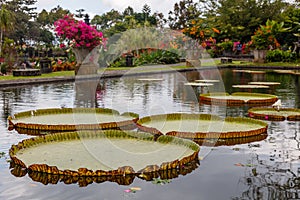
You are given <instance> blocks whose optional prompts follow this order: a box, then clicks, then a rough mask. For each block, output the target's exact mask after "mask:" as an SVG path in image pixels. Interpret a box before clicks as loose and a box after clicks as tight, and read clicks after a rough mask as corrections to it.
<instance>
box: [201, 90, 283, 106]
mask: <svg viewBox="0 0 300 200" xmlns="http://www.w3.org/2000/svg"><path fill="white" fill-rule="evenodd" d="M218 96H219V97H226V98H217V97H218ZM238 96H241V97H253V99H249V100H248V101H245V100H243V99H238V98H236V97H238ZM230 97H235V99H230ZM255 97H260V98H265V99H255ZM277 100H278V97H277V96H276V95H272V94H263V93H250V92H235V93H232V94H231V95H230V94H229V93H227V92H215V93H206V94H200V103H203V104H208V105H220V106H243V105H249V106H268V105H272V104H273V103H275V102H276V101H277Z"/></svg>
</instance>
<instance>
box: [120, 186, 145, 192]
mask: <svg viewBox="0 0 300 200" xmlns="http://www.w3.org/2000/svg"><path fill="white" fill-rule="evenodd" d="M140 190H142V189H141V188H140V187H131V188H129V189H126V190H124V192H126V193H136V191H140Z"/></svg>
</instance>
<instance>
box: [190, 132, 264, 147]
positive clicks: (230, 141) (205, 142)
mask: <svg viewBox="0 0 300 200" xmlns="http://www.w3.org/2000/svg"><path fill="white" fill-rule="evenodd" d="M267 136H268V135H267V134H259V135H254V136H249V137H239V138H227V139H221V138H218V139H216V138H211V139H195V140H194V142H196V143H197V144H199V145H200V146H213V147H216V146H234V145H238V144H250V143H252V142H259V141H262V140H264V139H266V138H267Z"/></svg>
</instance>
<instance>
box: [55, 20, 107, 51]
mask: <svg viewBox="0 0 300 200" xmlns="http://www.w3.org/2000/svg"><path fill="white" fill-rule="evenodd" d="M54 26H55V29H54V30H55V32H56V34H57V36H59V37H60V38H61V39H62V40H66V41H67V42H68V44H69V45H70V47H73V48H87V49H89V50H92V49H93V48H95V47H97V46H98V45H101V44H103V43H104V41H105V38H104V37H103V33H102V32H99V31H97V29H96V28H95V27H94V26H90V25H88V24H86V23H85V22H83V21H78V20H76V19H75V18H74V17H73V15H65V16H64V17H63V18H62V19H59V20H57V21H55V22H54ZM63 46H64V45H63V44H62V45H61V47H63Z"/></svg>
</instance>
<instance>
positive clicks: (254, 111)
mask: <svg viewBox="0 0 300 200" xmlns="http://www.w3.org/2000/svg"><path fill="white" fill-rule="evenodd" d="M261 111H264V112H269V111H274V112H272V114H267V113H258V112H261ZM280 111H283V112H298V113H299V114H298V115H295V114H290V115H287V116H285V115H282V114H281V113H280ZM280 111H276V110H275V109H274V108H251V109H249V110H248V116H249V117H251V118H255V119H261V120H268V121H284V120H288V121H300V109H297V108H281V109H280Z"/></svg>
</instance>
